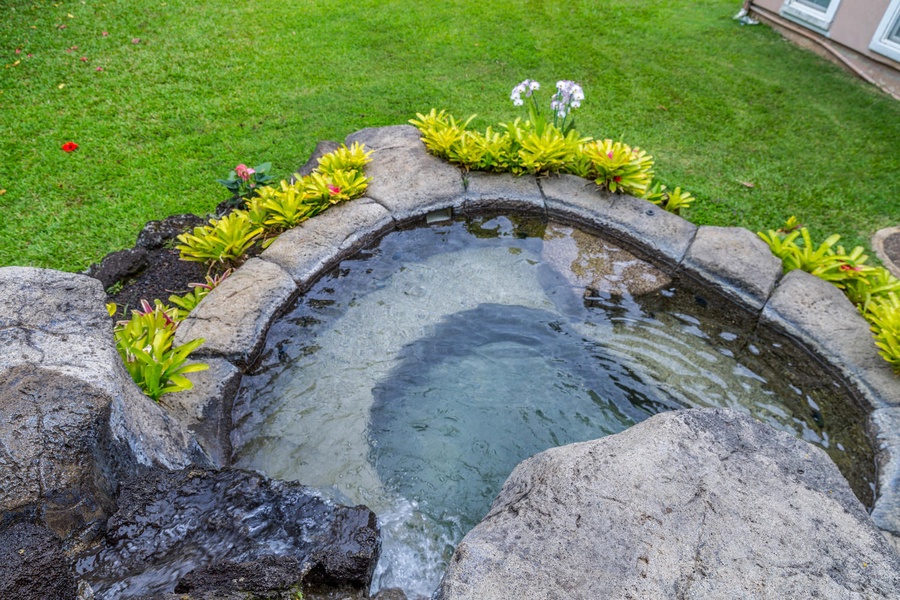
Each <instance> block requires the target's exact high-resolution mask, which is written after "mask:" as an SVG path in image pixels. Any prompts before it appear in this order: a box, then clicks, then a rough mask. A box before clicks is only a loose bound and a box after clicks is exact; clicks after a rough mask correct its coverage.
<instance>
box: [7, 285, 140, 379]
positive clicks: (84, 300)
mask: <svg viewBox="0 0 900 600" xmlns="http://www.w3.org/2000/svg"><path fill="white" fill-rule="evenodd" d="M105 301H106V294H105V292H104V291H103V286H102V285H101V283H100V282H99V281H97V280H96V279H93V278H91V277H87V276H84V275H74V274H71V273H62V272H60V271H51V270H49V269H35V268H31V267H5V268H2V269H0V370H2V369H4V368H12V367H16V366H20V365H41V366H42V367H43V368H45V369H49V370H51V371H56V372H58V373H62V374H65V375H71V376H72V377H75V378H76V379H81V380H82V381H86V382H90V383H93V384H94V385H97V386H98V387H100V388H101V389H102V390H104V391H105V392H107V393H108V394H109V395H110V396H116V395H122V394H124V390H123V386H124V384H125V383H126V382H125V381H124V380H122V379H121V378H119V377H118V375H119V374H120V373H113V372H112V371H113V370H114V365H115V366H118V367H119V370H120V372H121V373H122V374H125V373H124V368H122V367H121V362H122V361H121V359H120V358H119V354H118V352H116V347H115V342H114V341H113V336H112V328H113V323H112V321H111V320H110V318H109V315H108V314H107V312H106V309H105V308H104V303H105ZM125 377H126V378H127V383H129V384H131V385H132V386H133V385H134V383H133V382H132V381H131V379H130V378H128V376H127V374H125Z"/></svg>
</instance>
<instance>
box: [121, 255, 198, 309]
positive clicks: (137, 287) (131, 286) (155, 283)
mask: <svg viewBox="0 0 900 600" xmlns="http://www.w3.org/2000/svg"><path fill="white" fill-rule="evenodd" d="M205 278H206V266H205V265H203V264H201V263H198V262H191V261H186V260H181V258H180V256H179V253H178V250H175V249H173V248H159V249H156V250H151V251H149V252H148V259H147V268H145V269H144V270H143V271H142V272H141V273H140V274H139V275H137V276H135V277H133V278H130V279H128V280H127V281H126V282H125V285H124V286H122V288H121V289H119V290H117V291H116V292H115V293H114V294H111V295H109V297H108V300H109V301H110V302H115V303H116V304H117V305H118V306H119V309H120V311H121V312H120V315H118V317H121V318H128V317H130V312H129V311H130V310H131V309H134V308H139V307H140V305H141V300H146V301H148V302H149V303H150V304H153V301H154V300H162V302H163V303H164V304H170V302H169V296H171V295H172V294H177V295H179V296H182V295H184V294H186V293H187V292H189V291H190V286H189V285H188V284H190V283H203V282H204V281H205Z"/></svg>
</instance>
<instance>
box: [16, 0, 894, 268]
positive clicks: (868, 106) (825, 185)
mask: <svg viewBox="0 0 900 600" xmlns="http://www.w3.org/2000/svg"><path fill="white" fill-rule="evenodd" d="M5 4H6V7H5V9H4V19H3V20H2V21H0V54H2V63H3V67H0V157H2V160H0V189H5V190H6V192H5V193H4V194H3V195H0V265H32V266H40V267H52V268H57V269H63V270H71V271H75V270H81V269H84V268H85V267H86V266H87V265H88V264H90V263H91V262H95V261H97V260H99V259H100V258H101V257H102V256H103V255H105V254H106V253H108V252H111V251H113V250H117V249H120V248H124V247H128V246H131V245H132V244H133V243H134V240H135V237H136V235H137V233H138V231H139V230H140V229H141V227H142V226H143V224H144V223H145V222H146V221H148V220H152V219H161V218H163V217H165V216H167V215H170V214H175V213H182V212H194V213H197V214H205V213H207V212H210V211H211V210H212V209H213V208H214V207H215V205H216V204H218V203H219V202H220V201H221V200H224V199H225V198H226V197H227V192H226V190H225V189H224V188H223V187H221V186H219V185H218V184H216V183H215V182H214V180H215V178H217V177H224V176H225V175H226V174H227V173H228V171H229V170H231V169H232V168H233V167H234V165H236V164H238V163H241V162H243V163H247V164H250V165H253V164H258V163H261V162H264V161H272V162H273V164H274V165H275V171H276V172H277V173H276V174H279V175H287V174H288V173H289V172H290V171H292V170H293V169H295V168H296V167H298V166H300V165H301V164H302V163H303V162H304V161H305V159H306V157H307V156H308V155H309V153H310V152H311V151H312V149H313V147H314V146H315V144H316V142H317V141H319V140H321V139H335V140H342V139H343V138H344V137H345V136H346V135H347V134H349V133H351V132H353V131H356V130H358V129H361V128H363V127H373V126H381V125H392V124H400V123H405V122H406V121H407V120H408V119H410V118H412V117H414V116H415V113H416V112H427V111H428V110H429V109H430V108H432V107H436V108H446V109H447V110H449V111H450V112H452V113H453V114H455V115H457V116H467V115H468V114H471V113H478V114H479V115H480V117H479V119H478V120H476V121H475V122H474V123H473V125H475V126H479V127H483V126H485V125H487V124H489V123H495V122H497V121H504V120H508V119H511V118H514V117H515V116H517V115H518V114H520V113H519V111H518V110H517V109H514V107H513V106H512V104H511V102H509V99H508V96H509V91H510V90H511V89H512V87H513V86H514V85H515V84H516V83H518V82H519V81H521V80H522V79H525V78H533V79H537V80H538V81H541V82H543V83H544V86H545V88H547V87H549V88H552V85H553V83H554V82H555V81H556V80H557V79H563V78H568V79H574V80H576V81H579V82H581V83H582V85H583V87H584V89H585V94H586V96H587V99H586V101H585V103H584V105H583V107H582V108H581V109H580V110H579V112H578V117H577V119H578V129H579V130H580V131H581V132H582V133H584V134H586V135H592V136H594V137H599V136H607V137H614V138H619V137H620V136H621V137H623V138H624V140H625V141H626V142H628V143H630V144H632V145H637V146H640V147H642V148H645V149H647V150H649V151H650V153H651V154H653V155H654V157H655V159H656V173H657V177H658V178H659V179H661V180H662V181H663V182H665V183H667V184H670V185H671V186H674V185H681V186H682V187H684V188H686V189H688V190H690V191H691V192H692V193H693V194H694V195H695V196H697V198H698V200H697V202H696V203H695V206H696V207H695V208H693V209H691V210H690V211H688V212H687V213H686V214H685V216H686V217H687V218H689V219H690V220H692V221H694V222H695V223H698V224H715V225H738V226H742V227H747V228H749V229H751V230H754V231H756V230H759V229H763V228H769V227H777V226H778V225H780V224H781V222H782V221H784V219H785V218H787V217H788V216H790V215H792V214H795V215H797V216H798V218H799V219H800V220H801V222H803V223H805V224H807V225H809V226H810V228H811V231H812V232H813V233H814V234H816V235H817V236H819V237H822V236H824V235H826V234H829V233H833V232H839V233H842V234H843V235H844V241H845V242H847V244H848V245H855V244H863V245H867V243H868V242H867V240H868V239H869V237H870V236H871V234H872V233H873V232H874V231H876V230H877V229H879V228H882V227H885V226H888V225H894V224H896V223H897V222H898V220H900V201H898V198H900V177H898V175H897V174H898V173H900V152H897V148H900V103H898V102H895V101H893V100H891V99H889V98H888V97H886V96H885V95H883V94H881V93H880V92H878V91H877V90H876V89H874V88H872V87H870V86H867V85H866V84H864V83H862V82H860V81H857V80H856V79H853V78H852V77H850V76H849V75H847V74H845V73H844V72H842V71H841V70H839V69H838V68H837V67H835V66H833V65H831V64H830V63H827V62H826V61H824V60H822V59H820V58H818V57H816V56H814V55H812V54H810V53H808V52H805V51H803V50H800V49H798V48H795V47H793V46H792V45H790V44H789V43H788V42H786V41H783V40H782V39H781V38H780V37H779V36H778V35H777V34H776V33H774V32H773V31H771V30H769V29H767V28H766V27H763V26H757V27H741V26H739V25H738V24H737V23H736V22H735V21H733V20H732V19H731V16H732V14H733V13H734V12H735V11H736V10H737V8H738V4H736V3H735V2H734V1H733V0H727V1H726V0H699V1H691V2H688V1H686V0H682V1H678V2H674V1H673V2H663V1H661V0H656V1H650V0H608V1H603V2H598V1H593V2H589V1H587V0H582V1H577V0H570V1H569V2H540V1H531V2H526V3H520V2H511V1H507V0H497V1H495V2H470V1H466V0H453V1H449V2H448V1H444V2H428V3H421V2H411V1H408V0H387V1H379V2H375V1H372V0H357V1H354V2H338V1H331V2H325V1H321V0H306V1H303V2H284V0H282V1H280V2H279V1H274V0H255V1H254V2H233V1H228V2H226V1H222V0H207V1H206V2H202V3H181V2H174V1H170V2H160V1H159V0H155V1H147V0H127V1H126V0H105V1H95V0H85V1H84V2H81V1H78V2H59V3H55V4H54V3H49V2H34V1H32V2H25V1H21V0H7V2H6V3H5ZM69 15H71V17H70V16H69ZM63 25H64V26H65V27H62V26H63ZM104 31H105V32H108V35H106V36H104V35H103V32H104ZM133 39H137V40H139V41H137V42H136V43H133V42H132V41H133ZM73 47H77V49H73ZM17 48H19V49H21V54H16V53H15V51H16V49H17ZM67 49H71V52H67ZM28 54H32V55H33V56H28ZM81 57H85V58H87V61H82V60H80V59H81ZM16 61H20V62H18V64H16ZM98 67H99V68H101V69H102V71H98V70H97V68H98ZM544 97H545V99H548V98H549V94H546V95H545V96H544ZM69 140H72V141H75V142H76V143H78V144H79V146H80V147H79V149H78V150H77V151H76V152H73V153H71V154H66V153H65V152H63V151H62V150H61V149H60V147H61V145H62V144H63V143H64V142H66V141H69ZM751 185H752V187H751Z"/></svg>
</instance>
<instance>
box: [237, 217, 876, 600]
mask: <svg viewBox="0 0 900 600" xmlns="http://www.w3.org/2000/svg"><path fill="white" fill-rule="evenodd" d="M743 320H744V319H743V318H742V315H741V314H735V313H734V311H733V310H731V309H729V308H728V307H727V305H725V304H724V303H723V302H722V301H721V300H718V299H717V298H715V297H712V296H709V295H707V294H705V293H704V292H698V291H696V290H691V289H688V288H685V287H682V286H679V285H677V282H676V283H673V282H672V280H671V279H670V277H669V276H667V275H666V274H665V273H662V272H661V271H659V270H657V269H655V268H654V267H652V266H651V265H649V264H647V263H645V262H643V261H640V260H638V259H637V258H635V257H634V256H633V255H631V254H630V253H628V252H626V251H625V250H622V249H621V248H618V247H616V246H615V245H613V244H610V243H609V242H607V241H605V240H602V239H599V238H596V237H593V236H589V235H586V234H584V233H582V232H579V231H573V230H572V229H571V228H568V227H564V226H561V225H558V224H553V223H551V224H546V223H543V222H541V221H540V220H537V219H513V218H506V217H498V218H494V219H488V218H482V219H475V220H470V221H469V222H467V223H463V222H455V223H449V224H444V225H442V226H440V227H433V228H421V229H412V230H406V231H399V232H395V233H392V234H390V235H388V236H387V237H386V238H385V239H384V240H382V242H381V243H380V245H379V246H378V247H377V248H375V249H371V250H367V251H364V252H362V253H361V254H360V255H358V256H357V257H356V258H354V259H353V260H347V261H344V262H343V263H341V265H340V266H339V267H337V268H336V269H335V270H334V271H333V272H332V274H331V275H330V276H328V277H326V278H324V279H322V280H321V281H320V282H319V283H318V284H317V285H316V286H314V287H313V289H312V290H311V291H310V292H309V293H307V294H306V296H305V297H304V298H303V299H302V300H301V301H300V302H299V304H298V306H297V307H296V309H295V310H294V311H293V312H292V313H290V314H289V315H287V316H286V317H285V318H284V319H282V320H281V321H280V322H279V323H277V324H275V325H274V326H273V328H272V330H271V331H270V333H269V338H268V341H267V346H266V351H265V355H264V358H263V359H262V361H261V363H260V365H259V366H258V368H257V369H256V371H255V372H254V373H253V374H252V375H249V376H247V377H245V378H244V384H243V388H242V390H241V392H240V394H239V397H238V399H237V401H236V404H235V414H234V417H235V424H236V426H235V430H234V432H233V435H232V442H233V445H234V449H235V455H234V458H235V461H236V463H237V466H240V467H245V468H254V469H259V470H261V471H263V472H265V473H267V474H268V475H270V476H272V477H277V478H283V479H296V480H300V481H302V482H303V483H305V484H307V485H312V486H317V487H322V488H326V489H328V490H330V491H331V493H332V495H333V496H334V497H335V498H337V499H339V500H342V501H345V502H351V503H365V504H368V505H369V506H370V507H371V508H372V509H373V510H374V511H375V512H376V513H378V514H379V515H380V523H381V525H382V529H383V535H384V550H383V558H382V560H381V561H380V563H379V567H378V570H377V572H376V583H375V588H376V589H378V588H382V587H401V588H403V589H404V590H405V591H406V592H407V593H408V594H410V595H411V596H412V597H415V595H422V596H429V595H430V594H431V591H432V590H433V589H434V587H435V586H436V585H437V583H438V581H439V579H440V576H441V573H442V571H443V566H444V564H446V560H448V559H449V557H450V554H451V553H452V551H453V548H454V546H455V544H456V543H458V542H459V540H460V539H461V538H462V536H463V535H464V534H465V533H466V531H468V529H470V528H471V527H472V526H473V525H474V524H475V523H476V522H477V521H478V520H479V519H480V518H481V517H482V516H483V515H484V513H485V512H487V509H488V507H489V506H490V502H491V500H492V499H493V497H494V496H495V495H496V493H497V492H498V491H499V489H500V486H501V485H502V483H503V481H504V479H505V478H506V476H507V475H508V474H509V472H510V471H511V470H512V468H513V466H515V464H517V463H518V462H520V461H521V460H522V459H524V458H526V457H528V456H530V455H532V454H534V453H536V452H539V451H540V450H543V449H545V448H548V447H551V446H556V445H561V444H566V443H570V442H574V441H583V440H587V439H593V438H597V437H601V436H603V435H608V434H611V433H615V432H618V431H621V430H622V429H624V428H626V427H628V426H630V425H632V424H634V423H636V422H638V421H640V420H642V419H645V418H647V417H648V416H650V415H652V414H655V413H657V412H660V411H663V410H670V409H676V408H683V407H700V406H721V407H728V408H736V409H739V410H744V411H748V412H751V413H752V414H753V415H754V416H756V417H757V418H759V419H760V420H763V421H765V422H767V423H769V424H771V425H773V426H775V427H776V428H778V429H781V430H785V431H790V432H793V433H794V434H795V435H797V436H798V437H801V438H803V439H805V440H807V441H810V442H813V443H816V444H819V445H820V446H822V447H823V448H825V449H826V451H828V453H829V454H830V455H831V456H832V458H834V459H835V461H836V462H837V463H838V465H839V466H840V467H841V469H842V471H843V472H844V474H845V475H846V476H847V477H848V479H849V480H850V481H851V484H852V485H853V487H854V489H855V490H856V492H857V495H859V496H860V497H861V498H862V499H863V500H864V501H870V500H871V482H872V481H873V478H874V474H873V466H872V465H873V458H872V454H871V449H870V448H869V446H868V442H867V440H866V438H865V435H864V427H863V422H864V419H863V415H862V414H861V412H860V411H858V410H856V409H855V408H853V403H852V402H850V401H849V400H848V399H847V398H846V397H845V395H844V390H843V389H842V388H841V386H840V385H839V384H838V382H837V381H835V380H834V379H833V378H832V377H831V376H829V375H828V374H826V373H823V372H822V371H821V370H820V369H819V368H818V367H817V365H816V364H815V363H814V362H812V361H810V360H809V359H808V358H807V357H806V356H805V354H804V353H803V352H802V351H800V350H798V349H797V348H795V347H793V346H792V345H791V344H790V343H789V342H787V341H786V340H784V339H780V338H776V337H775V336H773V335H771V334H767V333H765V332H754V331H752V330H750V329H747V327H746V326H745V325H742V324H741V321H743Z"/></svg>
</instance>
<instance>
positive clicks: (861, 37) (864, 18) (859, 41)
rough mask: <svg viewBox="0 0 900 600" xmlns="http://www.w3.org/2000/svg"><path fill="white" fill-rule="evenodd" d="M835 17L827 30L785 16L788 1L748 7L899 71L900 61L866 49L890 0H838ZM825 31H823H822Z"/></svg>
mask: <svg viewBox="0 0 900 600" xmlns="http://www.w3.org/2000/svg"><path fill="white" fill-rule="evenodd" d="M839 1H840V4H838V7H837V10H836V11H835V13H834V17H833V19H832V21H831V23H830V25H828V27H827V29H818V28H816V27H815V25H811V24H809V23H804V22H803V21H802V20H798V19H796V18H790V17H789V16H785V14H784V12H783V10H782V9H783V8H784V6H785V4H786V3H787V2H788V0H752V1H751V3H750V4H751V9H753V8H760V9H763V11H762V12H761V13H760V14H761V15H762V16H764V17H767V18H769V19H771V20H773V21H774V22H776V23H779V22H787V23H789V24H791V25H794V26H795V27H798V28H801V29H804V30H805V32H806V33H809V34H811V35H814V36H818V37H820V38H822V39H827V40H829V41H830V42H834V43H837V44H840V45H841V46H844V47H846V48H849V49H851V50H853V51H854V52H857V53H859V54H861V55H863V56H865V57H867V58H869V59H871V60H874V61H877V62H879V63H882V64H885V65H887V66H889V67H891V68H893V69H896V70H898V71H900V61H896V60H893V59H892V58H890V57H888V56H885V55H883V54H880V53H878V52H875V51H873V50H871V49H870V48H869V45H870V44H871V43H872V38H873V37H874V36H875V32H876V30H877V29H878V26H879V25H880V24H881V20H882V19H883V18H884V15H885V12H886V11H887V10H888V6H889V5H890V4H891V0H839ZM823 32H824V33H823Z"/></svg>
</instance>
